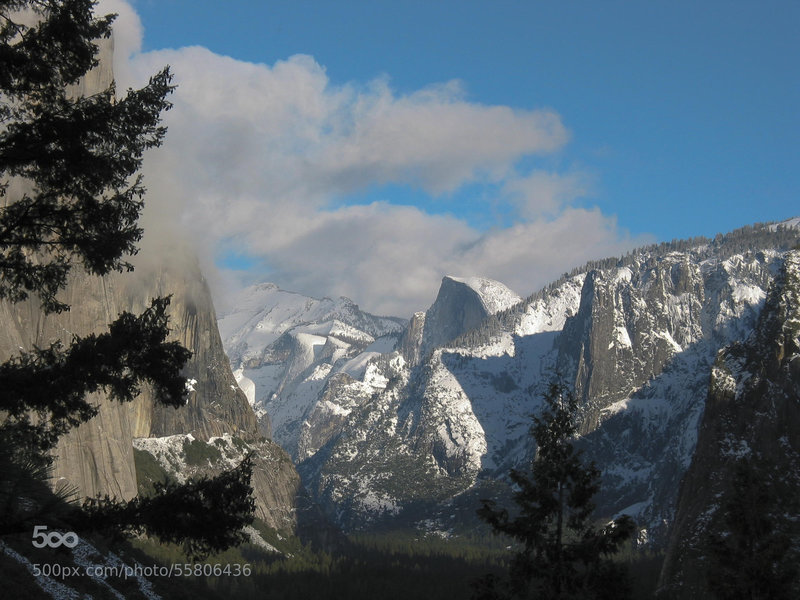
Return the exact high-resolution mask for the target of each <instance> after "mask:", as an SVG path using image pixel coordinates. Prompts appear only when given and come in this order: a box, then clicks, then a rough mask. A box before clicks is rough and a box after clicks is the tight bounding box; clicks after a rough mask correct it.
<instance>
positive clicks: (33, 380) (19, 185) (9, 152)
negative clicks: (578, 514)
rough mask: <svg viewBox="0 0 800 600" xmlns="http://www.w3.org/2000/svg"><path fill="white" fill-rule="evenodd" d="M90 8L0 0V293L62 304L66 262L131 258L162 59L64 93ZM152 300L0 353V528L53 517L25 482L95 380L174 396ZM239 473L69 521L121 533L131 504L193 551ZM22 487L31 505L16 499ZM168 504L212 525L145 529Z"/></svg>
mask: <svg viewBox="0 0 800 600" xmlns="http://www.w3.org/2000/svg"><path fill="white" fill-rule="evenodd" d="M94 5H95V3H94V2H93V1H92V0H0V299H5V300H6V301H10V302H20V301H22V300H25V299H26V298H28V297H29V296H30V295H33V296H35V297H38V298H39V300H40V301H41V303H42V308H43V310H44V311H45V312H46V313H52V312H61V311H65V310H69V306H68V305H67V304H66V303H65V302H63V301H62V300H60V299H59V298H58V293H59V291H61V290H62V289H63V288H64V287H65V286H66V284H67V276H68V274H69V273H70V270H71V269H72V268H73V267H74V266H78V267H79V268H82V269H84V270H86V271H88V272H89V273H91V274H95V275H106V274H107V273H110V272H112V271H118V272H123V271H126V270H127V271H130V270H132V269H133V267H132V265H131V264H130V262H129V261H128V258H129V257H131V256H132V255H134V254H135V253H136V251H137V246H136V244H137V242H139V240H140V239H141V236H142V230H141V228H140V227H139V225H138V220H139V216H140V213H141V210H142V206H143V197H144V193H145V189H144V187H143V186H142V179H141V176H140V175H139V174H138V171H139V169H140V167H141V163H142V155H143V153H144V151H145V150H147V149H149V148H153V147H156V146H159V145H160V144H161V142H162V140H163V137H164V135H165V132H166V130H165V128H164V127H163V126H162V125H161V114H162V112H163V111H165V110H167V109H169V108H170V103H169V102H168V101H167V96H168V95H169V93H170V92H171V90H172V86H171V79H172V76H171V74H170V72H169V69H168V68H165V69H163V70H162V71H160V72H159V73H157V74H156V75H155V76H153V77H152V78H151V79H150V82H149V83H148V85H146V86H145V87H143V88H141V89H138V90H128V91H127V93H126V94H125V95H124V96H122V97H119V98H118V97H117V94H116V90H115V88H114V86H113V85H112V86H110V87H109V88H108V89H106V90H103V91H101V92H99V93H96V94H93V95H89V96H80V95H77V94H76V93H75V92H74V88H73V91H71V90H70V86H74V84H76V83H78V82H79V80H80V79H81V78H82V77H83V76H85V75H86V73H87V72H88V71H89V70H90V69H92V68H93V67H96V66H97V64H98V61H97V52H98V46H97V41H98V40H99V39H102V38H107V37H109V36H110V35H111V24H112V22H113V19H114V15H107V16H105V17H101V18H97V17H95V16H94V14H93V9H94ZM168 305H169V298H157V299H154V300H153V303H152V306H151V307H150V308H149V309H147V310H146V311H144V312H143V313H142V314H141V315H133V314H130V313H123V314H122V315H121V316H120V317H119V318H118V319H117V320H116V321H115V322H114V323H112V324H111V325H110V326H109V330H108V332H106V333H103V334H100V335H89V336H86V337H79V336H77V335H76V336H74V338H73V339H72V340H71V341H70V342H69V343H66V344H65V343H64V342H60V341H59V342H56V343H54V344H52V345H51V346H50V347H49V348H35V349H34V350H32V351H29V352H22V353H21V354H19V355H18V356H16V357H13V358H12V359H11V360H9V361H7V362H6V363H5V364H2V365H0V454H2V456H0V465H6V466H7V467H8V468H6V469H4V471H3V473H0V533H11V532H19V531H24V530H25V528H26V527H29V526H30V525H31V519H34V518H36V519H43V518H44V517H45V515H44V514H43V513H42V511H41V510H39V508H41V506H43V505H45V504H47V503H48V502H50V500H52V504H53V506H56V505H57V506H58V507H59V508H58V511H57V512H58V515H59V519H60V518H64V515H65V511H64V506H63V504H64V503H63V497H61V496H60V495H59V496H58V498H50V499H47V498H44V499H42V498H43V497H44V496H46V494H44V493H43V492H42V490H43V487H42V486H39V485H37V484H36V481H40V480H41V479H42V474H43V473H44V472H45V471H46V467H47V465H48V464H49V462H50V460H51V457H50V454H49V452H50V451H51V450H52V449H53V447H54V446H55V444H56V443H57V441H58V439H59V437H60V436H62V435H63V434H64V433H66V432H67V431H69V430H70V429H71V428H73V427H75V426H77V425H79V424H81V423H84V422H86V421H88V420H89V419H91V418H92V417H94V416H95V415H96V414H97V408H96V407H95V406H93V405H91V404H89V403H88V402H87V400H86V395H87V394H89V393H91V392H94V391H97V390H101V389H102V390H105V391H106V392H108V395H109V397H110V398H111V399H112V400H117V401H120V402H127V401H130V400H132V399H133V398H134V397H135V396H136V395H137V394H138V393H139V390H140V387H141V386H142V385H149V386H150V387H151V388H152V390H153V392H154V396H155V398H156V399H157V401H159V402H161V403H162V404H165V405H169V406H174V407H176V408H178V407H181V406H183V405H184V404H185V403H186V399H187V390H186V380H185V378H184V377H182V375H181V369H182V368H183V367H184V365H185V364H186V362H187V360H188V359H189V357H190V355H191V353H190V352H189V351H188V350H186V349H185V348H183V347H182V346H181V345H180V344H178V343H177V342H168V341H166V340H167V336H168V333H169V328H168V317H167V313H166V311H167V307H168ZM250 472H251V465H250V463H249V461H246V462H245V463H244V464H243V465H242V466H241V468H240V469H237V470H234V471H231V472H230V473H228V474H224V475H223V476H221V478H219V479H218V480H204V481H201V482H194V483H193V484H191V485H188V486H185V487H184V488H178V487H169V488H166V487H165V488H162V489H161V492H162V493H161V494H160V497H161V500H157V499H153V500H151V501H149V503H144V502H143V501H137V502H134V503H133V504H130V505H127V506H126V507H123V506H115V505H114V503H112V502H111V501H107V502H104V503H101V504H102V506H101V507H100V506H99V505H98V504H97V503H95V504H90V505H87V506H86V507H85V509H84V510H83V511H81V510H78V511H73V512H72V513H71V514H72V517H71V518H72V520H73V522H74V523H80V522H84V523H85V522H86V520H85V519H84V518H83V517H84V516H85V514H86V511H88V512H89V513H91V514H93V515H95V516H96V517H98V521H99V520H102V519H100V515H101V514H106V515H112V516H116V517H117V518H118V519H121V520H122V521H120V522H118V523H117V526H118V527H119V528H121V529H125V528H126V527H128V526H130V525H132V524H131V523H130V522H128V523H125V522H123V521H124V519H126V518H131V519H137V518H144V516H143V515H145V514H147V516H148V519H149V521H147V523H145V528H146V529H147V530H148V531H152V532H154V533H155V534H156V535H161V534H162V533H163V535H164V536H165V537H166V538H167V539H168V540H170V541H181V540H182V541H184V542H186V543H187V544H188V548H189V549H190V550H191V551H193V552H194V551H195V550H197V551H198V552H194V553H195V554H198V553H202V551H205V550H206V549H220V548H221V547H223V546H224V545H225V544H229V543H232V542H233V541H235V540H236V539H239V538H240V537H241V536H240V535H239V530H240V529H241V526H242V525H244V524H246V523H249V522H250V521H252V512H253V507H252V500H251V499H249V494H250V492H251V491H252V490H251V488H250V486H249V481H250ZM24 489H28V490H35V491H36V493H35V494H34V493H33V492H31V494H29V496H28V499H29V500H30V499H31V498H32V497H33V496H36V497H37V498H39V499H40V500H41V501H37V502H20V493H19V491H20V490H24ZM165 499H166V500H165ZM181 502H184V504H186V503H187V502H188V504H186V505H187V506H189V505H192V506H203V507H205V510H206V512H205V514H202V515H200V517H201V520H202V519H211V520H214V519H215V518H216V519H217V521H216V524H217V527H215V528H210V527H206V528H205V529H206V530H205V531H203V527H202V525H203V523H202V522H201V523H200V525H201V527H197V528H196V529H195V530H194V531H193V530H192V529H193V528H192V527H189V526H184V527H183V528H173V529H172V530H170V529H169V528H164V527H163V526H161V527H159V526H156V525H154V523H157V522H160V523H164V522H168V521H170V518H172V519H178V521H177V522H183V521H181V519H182V520H184V521H185V519H186V518H188V515H191V513H186V512H185V511H184V512H181V509H180V505H181ZM192 502H194V504H192ZM133 506H136V507H138V508H139V509H140V510H138V512H137V511H134V510H133V509H132V508H131V507H133ZM143 506H146V507H148V511H149V512H148V511H145V510H144V509H143V508H142V507H143ZM171 507H173V508H175V507H177V509H176V510H177V512H176V510H173V508H171ZM122 508H126V509H127V511H126V510H122ZM101 509H102V510H101ZM92 511H93V512H92ZM225 511H228V512H227V513H226V512H225ZM51 512H52V511H51ZM107 521H108V519H107ZM175 522H176V521H173V523H175ZM38 524H45V523H42V522H41V521H39V523H38ZM133 525H136V524H135V523H134V524H133ZM184 525H185V524H184ZM221 529H226V530H227V533H230V535H227V533H226V532H225V531H221ZM212 530H213V531H212ZM226 535H227V537H226ZM193 540H194V541H193Z"/></svg>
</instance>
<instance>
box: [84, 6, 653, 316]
mask: <svg viewBox="0 0 800 600" xmlns="http://www.w3.org/2000/svg"><path fill="white" fill-rule="evenodd" d="M98 11H99V12H100V13H105V12H116V13H118V14H119V17H118V19H117V23H116V27H115V54H114V72H115V77H116V80H117V82H118V88H119V89H120V90H124V89H126V88H128V87H138V86H141V85H143V84H144V83H146V80H147V77H148V76H149V75H151V74H153V73H155V72H156V71H157V70H159V69H160V68H162V67H163V66H164V65H167V64H169V65H170V66H171V68H172V71H173V72H174V74H175V81H174V82H175V83H176V84H177V86H178V87H177V89H176V90H175V92H174V94H173V96H172V102H173V103H174V107H173V109H172V110H170V111H169V112H167V113H166V114H165V116H164V123H165V124H166V125H167V126H168V128H169V131H168V134H167V137H166V140H165V143H164V145H163V147H162V148H159V149H157V150H155V151H152V152H150V153H149V154H148V155H147V157H146V159H145V165H144V175H145V185H146V187H147V188H148V191H149V193H148V195H147V198H146V202H147V208H146V211H145V215H144V218H143V221H142V223H143V227H144V228H145V238H144V239H143V251H142V255H143V257H144V256H147V255H153V256H165V257H170V258H171V259H173V260H174V259H175V258H176V257H177V256H180V255H181V253H182V251H179V250H177V249H176V248H177V247H181V244H177V242H178V241H186V242H188V243H189V247H190V248H191V252H197V253H198V254H199V256H200V261H201V264H202V266H203V268H204V271H205V272H206V273H207V275H208V276H209V278H210V280H211V283H212V289H213V290H214V293H215V299H216V302H217V304H218V305H221V304H224V303H225V301H226V297H227V296H228V295H229V294H230V292H232V291H235V290H236V289H238V288H240V287H241V286H243V285H245V284H248V283H252V282H255V281H273V282H275V283H277V284H278V285H280V286H281V287H283V288H284V289H289V290H293V291H298V292H302V293H305V294H308V295H311V296H316V297H320V296H326V295H327V296H337V295H344V296H347V297H350V298H352V299H353V300H354V301H355V302H357V303H359V305H360V306H361V307H362V308H364V309H366V310H369V311H370V312H373V313H376V314H392V315H398V316H405V317H407V316H410V314H411V313H413V312H414V311H415V310H419V309H420V308H424V307H425V306H428V305H429V304H430V303H431V302H432V300H433V298H434V297H435V294H436V290H437V288H438V285H439V282H440V280H441V278H442V276H443V275H446V274H455V275H481V276H486V277H491V278H494V279H497V280H500V281H502V282H504V283H505V284H507V285H508V286H510V287H511V288H512V289H514V290H516V291H517V292H519V293H521V294H523V295H525V294H528V293H531V292H532V291H534V290H536V289H537V288H538V287H540V286H542V285H544V284H546V283H547V282H548V281H550V280H551V279H553V278H555V277H557V276H558V275H559V274H561V273H562V272H564V271H565V270H568V269H570V268H572V267H574V266H575V265H577V264H580V263H582V262H584V261H586V260H588V259H590V258H596V257H598V256H608V255H617V254H620V253H622V252H624V251H626V250H628V249H630V248H632V247H634V246H637V245H641V244H642V243H645V242H649V241H651V240H650V239H649V238H645V237H632V236H631V235H630V234H629V233H628V232H626V231H624V230H622V229H621V228H619V227H618V226H617V223H616V219H615V218H614V217H611V216H607V215H605V214H603V213H602V212H601V211H600V210H599V209H598V208H593V207H591V206H589V207H586V206H584V205H583V204H582V203H581V199H583V198H585V197H586V196H587V195H590V194H591V193H592V189H593V186H594V183H593V176H592V174H590V173H587V172H582V171H580V170H578V169H570V168H567V169H564V170H553V169H548V168H545V166H544V165H545V164H547V161H546V160H545V159H547V158H548V157H553V156H555V155H557V153H558V152H559V150H560V149H562V148H563V147H564V146H565V145H566V144H568V143H569V138H570V134H569V131H568V129H567V127H566V126H565V124H564V123H563V122H562V119H561V117H560V115H559V114H558V113H557V112H555V111H553V110H551V109H542V108H532V109H516V108H511V107H508V106H487V105H483V104H479V103H476V102H473V101H471V100H470V99H469V97H468V94H467V92H466V90H465V89H464V85H463V84H462V83H461V82H459V81H447V82H441V83H434V84H432V85H430V86H428V87H425V88H423V89H419V90H416V91H414V92H412V93H409V94H399V93H397V92H396V91H395V90H393V89H392V87H391V82H390V80H389V79H388V78H386V77H383V78H378V79H375V80H372V81H367V82H349V83H344V84H342V83H337V82H333V81H331V80H330V78H329V77H328V76H327V74H326V72H325V68H324V66H323V64H321V63H320V62H318V59H315V58H314V57H311V56H307V55H295V56H291V57H289V58H287V59H285V60H279V61H277V62H275V63H274V64H273V65H267V64H255V63H248V62H243V61H239V60H235V59H233V58H230V57H225V56H221V55H218V54H215V53H213V52H212V51H210V50H208V49H206V48H202V47H199V46H196V47H187V48H179V49H168V50H158V51H154V52H141V40H142V34H143V31H142V25H141V23H140V21H139V19H138V17H137V15H136V13H135V11H134V10H133V9H132V8H131V6H130V5H128V4H127V3H125V2H123V1H122V0H105V1H103V2H101V3H100V6H99V8H98ZM319 59H320V60H324V57H319ZM522 159H532V162H533V164H534V165H535V166H533V167H530V168H527V169H524V168H522V167H520V162H521V161H522ZM526 162H531V160H528V161H526ZM381 186H401V187H407V188H408V189H411V190H415V191H417V192H420V193H423V194H427V195H428V196H429V197H430V198H431V200H430V209H428V206H426V207H424V208H422V207H420V206H412V205H401V204H397V203H392V202H390V201H389V200H388V198H387V200H385V201H383V200H377V201H375V200H370V201H368V202H365V203H358V201H357V200H354V198H357V197H358V195H359V194H360V193H363V192H364V191H365V190H370V189H380V188H381ZM470 186H475V187H476V189H477V190H479V191H478V192H476V193H478V194H484V195H485V196H486V197H485V202H486V203H488V204H490V205H492V206H493V207H494V209H496V212H497V214H498V215H505V216H508V215H510V216H511V218H510V219H507V218H505V217H503V218H500V217H498V220H497V223H496V224H491V223H489V224H483V225H482V226H478V225H476V224H474V223H470V222H469V220H468V219H467V218H466V217H463V216H461V215H460V214H459V212H460V211H459V206H458V200H457V199H455V195H456V192H458V191H463V190H464V189H466V188H469V187H470ZM480 190H483V191H480ZM448 203H449V204H448Z"/></svg>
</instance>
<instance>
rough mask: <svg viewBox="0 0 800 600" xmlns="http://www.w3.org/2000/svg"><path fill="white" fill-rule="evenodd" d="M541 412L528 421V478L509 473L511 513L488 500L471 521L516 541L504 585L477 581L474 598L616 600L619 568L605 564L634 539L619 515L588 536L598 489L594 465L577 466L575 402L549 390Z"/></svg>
mask: <svg viewBox="0 0 800 600" xmlns="http://www.w3.org/2000/svg"><path fill="white" fill-rule="evenodd" d="M545 401H546V403H547V409H546V410H545V411H544V412H543V414H542V416H541V417H535V418H534V426H533V428H532V434H533V436H534V438H535V439H536V443H537V446H538V450H537V455H536V459H535V460H534V461H533V464H532V467H531V472H530V473H529V474H528V473H523V472H520V471H517V470H512V471H511V479H512V481H513V482H514V484H515V485H516V487H517V488H518V491H516V492H515V494H514V501H515V502H516V504H517V505H518V514H517V515H516V516H515V517H514V518H511V516H510V515H509V512H508V511H507V510H505V509H498V508H496V507H495V503H494V502H493V501H491V500H484V501H483V506H482V507H481V508H480V510H479V511H478V515H479V516H480V517H481V518H482V519H483V520H484V521H486V522H487V523H489V524H490V525H491V526H492V527H493V528H494V529H495V531H497V532H500V533H503V534H505V535H507V536H509V537H511V538H514V539H516V540H517V541H519V542H520V543H521V544H522V545H523V548H522V550H521V551H520V552H519V553H518V554H517V555H516V556H515V557H514V559H513V561H512V563H511V569H510V572H509V582H508V583H507V584H506V582H503V581H501V580H498V579H497V578H492V579H490V580H484V581H483V582H482V583H481V584H480V586H479V587H478V588H477V589H476V595H477V597H484V598H496V597H514V598H529V597H532V598H575V597H580V598H624V597H626V596H627V595H629V593H630V591H629V584H628V581H627V577H626V573H625V570H624V568H623V567H622V566H621V565H620V564H618V563H614V562H612V561H610V560H608V557H610V556H612V555H613V554H615V553H616V552H617V551H618V550H619V549H620V548H621V546H622V544H623V543H624V542H625V541H626V540H628V539H630V538H631V537H632V536H633V534H634V533H635V530H636V527H635V525H634V523H633V521H632V520H631V518H630V517H628V516H627V515H623V516H622V517H620V518H618V519H617V520H615V521H613V522H611V523H609V524H608V525H606V526H605V527H602V528H600V529H596V528H595V526H594V524H593V522H592V515H593V512H594V508H595V507H594V504H593V503H592V497H593V496H594V495H595V494H596V493H597V492H598V491H599V489H600V472H599V471H598V469H597V467H596V466H595V465H594V463H593V462H592V463H589V464H588V465H584V464H583V462H582V458H581V454H582V451H580V450H576V449H575V446H574V445H573V443H572V441H571V440H572V439H573V438H574V436H575V434H576V425H575V415H576V412H577V403H576V401H575V399H574V397H573V396H572V394H570V393H568V392H567V391H566V390H565V389H564V388H563V387H562V386H561V385H559V384H555V383H554V384H551V385H550V388H549V390H548V392H547V394H546V395H545Z"/></svg>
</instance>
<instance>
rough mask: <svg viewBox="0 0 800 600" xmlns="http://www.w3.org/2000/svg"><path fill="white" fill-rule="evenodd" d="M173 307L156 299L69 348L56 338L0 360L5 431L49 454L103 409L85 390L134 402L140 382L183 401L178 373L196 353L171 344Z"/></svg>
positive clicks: (0, 428)
mask: <svg viewBox="0 0 800 600" xmlns="http://www.w3.org/2000/svg"><path fill="white" fill-rule="evenodd" d="M167 306H169V298H161V299H157V300H154V301H153V303H152V306H151V307H150V308H149V309H148V310H146V311H145V312H144V313H142V314H141V315H139V316H135V315H132V314H130V313H123V314H122V315H121V316H120V317H119V319H117V320H116V321H115V322H114V323H112V324H111V325H110V328H109V331H108V333H103V334H100V335H89V336H87V337H84V338H80V337H78V336H75V337H74V339H73V340H72V343H71V344H70V346H69V347H68V348H64V346H63V344H62V343H61V342H56V343H54V344H52V345H51V346H50V347H49V348H46V349H40V348H37V349H35V350H34V351H32V352H24V353H22V354H20V355H18V356H16V357H14V358H13V359H12V360H9V361H8V362H6V363H4V364H2V365H0V382H1V383H2V387H0V410H2V411H3V412H5V413H6V417H5V422H4V423H3V424H2V425H0V434H5V437H6V438H7V439H8V441H9V442H10V443H12V444H15V445H21V446H22V447H24V448H27V449H29V450H33V449H36V451H38V452H39V453H42V454H43V453H44V452H45V451H47V450H49V449H51V448H52V447H53V446H55V443H56V442H57V441H58V438H59V437H60V436H61V435H63V434H64V433H66V432H67V431H69V430H70V429H71V428H73V427H75V426H77V425H79V424H81V423H84V422H86V421H88V420H89V419H91V418H92V417H94V416H95V415H96V414H97V410H98V408H97V406H95V405H92V404H89V403H88V402H87V401H86V394H89V393H92V392H95V391H97V390H99V389H104V390H106V391H107V392H108V394H109V396H110V397H111V398H113V399H115V400H118V401H120V402H128V401H131V400H133V399H134V398H135V397H136V395H137V394H138V393H139V385H140V383H141V382H147V383H148V384H149V385H150V386H151V387H152V388H153V390H154V392H155V395H156V398H158V400H159V401H160V402H162V403H163V404H167V405H170V406H176V407H178V406H183V405H184V404H185V401H186V395H187V392H186V380H185V378H184V377H182V376H181V375H180V370H181V369H182V368H183V366H184V365H185V364H186V361H187V360H188V359H189V357H190V356H191V353H190V352H189V351H188V350H187V349H186V348H184V347H183V346H181V345H180V344H179V343H178V342H167V341H165V340H166V337H167V335H168V333H169V329H168V327H167V320H168V319H167V314H166V309H167ZM32 414H34V415H35V416H36V422H35V423H33V422H32V421H31V415H32Z"/></svg>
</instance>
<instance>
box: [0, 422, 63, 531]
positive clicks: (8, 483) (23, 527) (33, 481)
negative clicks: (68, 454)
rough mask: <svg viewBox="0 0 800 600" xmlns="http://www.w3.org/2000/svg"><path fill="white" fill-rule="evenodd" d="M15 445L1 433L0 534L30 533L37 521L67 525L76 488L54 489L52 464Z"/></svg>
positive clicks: (50, 525)
mask: <svg viewBox="0 0 800 600" xmlns="http://www.w3.org/2000/svg"><path fill="white" fill-rule="evenodd" d="M11 448H13V446H10V445H9V441H8V440H7V439H3V438H2V437H0V534H2V535H8V534H11V533H22V532H28V533H30V532H31V531H32V530H33V527H34V526H36V525H45V526H49V527H52V528H55V527H61V526H63V525H64V523H65V520H66V519H67V518H68V516H69V515H70V513H71V511H72V510H73V507H72V505H71V504H70V500H71V499H72V497H73V496H74V493H73V491H72V490H71V489H69V488H64V487H61V488H58V489H57V490H55V491H53V490H52V489H51V488H50V486H49V485H48V484H47V479H48V477H49V475H50V466H49V465H47V464H44V463H43V461H37V460H30V459H28V460H26V459H24V458H22V457H20V456H19V455H18V454H15V453H14V452H12V451H10V450H11Z"/></svg>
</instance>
